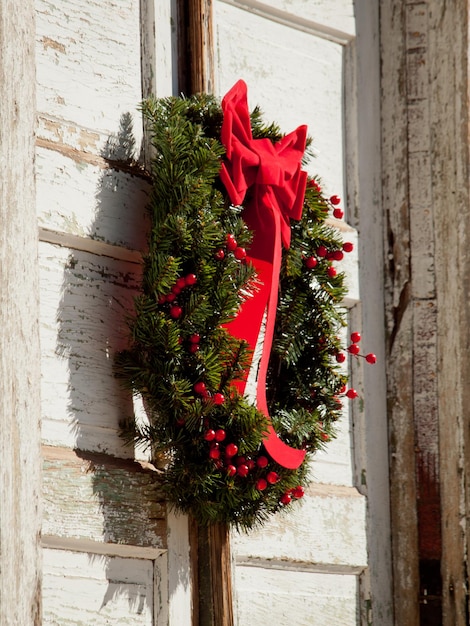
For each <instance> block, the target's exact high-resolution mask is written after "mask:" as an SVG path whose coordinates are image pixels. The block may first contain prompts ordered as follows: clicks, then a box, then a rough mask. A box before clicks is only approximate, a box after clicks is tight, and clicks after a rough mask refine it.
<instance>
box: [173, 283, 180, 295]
mask: <svg viewBox="0 0 470 626" xmlns="http://www.w3.org/2000/svg"><path fill="white" fill-rule="evenodd" d="M171 292H172V293H174V294H175V296H178V295H179V294H180V293H181V287H178V285H173V287H172V288H171Z"/></svg>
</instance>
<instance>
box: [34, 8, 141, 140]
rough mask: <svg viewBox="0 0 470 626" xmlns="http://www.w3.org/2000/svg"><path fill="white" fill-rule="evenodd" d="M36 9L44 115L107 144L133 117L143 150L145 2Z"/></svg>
mask: <svg viewBox="0 0 470 626" xmlns="http://www.w3.org/2000/svg"><path fill="white" fill-rule="evenodd" d="M36 9H37V31H36V39H37V81H38V110H39V112H41V113H42V114H43V115H44V114H47V117H48V118H49V119H50V120H56V119H64V120H67V121H68V122H69V123H70V125H71V126H73V127H80V128H82V129H87V130H89V131H91V132H92V133H95V134H96V133H99V134H100V135H102V136H103V139H102V142H101V143H102V145H103V144H105V143H106V140H107V139H108V137H109V135H112V134H113V133H116V132H117V131H118V129H119V125H120V123H121V121H122V120H123V119H124V120H125V119H127V116H130V119H131V120H133V128H134V132H135V133H136V134H137V133H139V136H138V137H137V138H136V147H138V146H139V144H140V141H141V137H142V130H141V121H140V114H138V112H137V106H138V103H139V102H140V100H141V98H142V96H141V93H142V92H141V73H140V18H139V3H138V2H122V1H119V0H104V1H101V0H99V1H98V0H87V2H86V3H85V4H84V3H83V2H82V1H81V0H48V1H45V0H38V2H37V3H36ZM138 151H139V149H138V150H137V152H138Z"/></svg>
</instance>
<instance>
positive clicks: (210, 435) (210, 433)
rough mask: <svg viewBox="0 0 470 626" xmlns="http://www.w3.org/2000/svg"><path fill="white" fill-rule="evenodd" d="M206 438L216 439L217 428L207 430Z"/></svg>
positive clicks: (209, 439) (208, 439)
mask: <svg viewBox="0 0 470 626" xmlns="http://www.w3.org/2000/svg"><path fill="white" fill-rule="evenodd" d="M204 439H205V440H206V441H214V439H215V430H212V428H211V429H209V430H206V432H205V433H204Z"/></svg>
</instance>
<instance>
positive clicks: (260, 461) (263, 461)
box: [256, 456, 269, 467]
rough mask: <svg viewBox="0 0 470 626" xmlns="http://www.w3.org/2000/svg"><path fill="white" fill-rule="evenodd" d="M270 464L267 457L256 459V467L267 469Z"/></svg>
mask: <svg viewBox="0 0 470 626" xmlns="http://www.w3.org/2000/svg"><path fill="white" fill-rule="evenodd" d="M268 463H269V461H268V459H267V457H265V456H259V457H258V458H257V459H256V465H257V466H258V467H266V466H267V464H268Z"/></svg>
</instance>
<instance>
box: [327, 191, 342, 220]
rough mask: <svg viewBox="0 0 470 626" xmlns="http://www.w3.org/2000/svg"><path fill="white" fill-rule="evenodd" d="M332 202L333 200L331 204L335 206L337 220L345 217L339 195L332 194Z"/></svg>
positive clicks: (334, 212)
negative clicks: (340, 205) (340, 206)
mask: <svg viewBox="0 0 470 626" xmlns="http://www.w3.org/2000/svg"><path fill="white" fill-rule="evenodd" d="M330 202H331V204H332V205H333V207H334V209H333V217H335V218H336V219H337V220H341V219H343V217H344V212H343V210H342V209H340V208H339V206H338V205H339V204H340V202H341V199H340V198H339V197H338V196H331V198H330Z"/></svg>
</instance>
